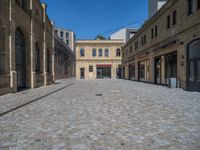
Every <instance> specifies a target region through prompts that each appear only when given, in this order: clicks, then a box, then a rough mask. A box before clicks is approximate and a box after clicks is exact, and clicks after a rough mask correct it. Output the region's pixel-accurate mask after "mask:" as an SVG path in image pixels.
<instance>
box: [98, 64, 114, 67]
mask: <svg viewBox="0 0 200 150" xmlns="http://www.w3.org/2000/svg"><path fill="white" fill-rule="evenodd" d="M97 67H112V65H111V64H97Z"/></svg>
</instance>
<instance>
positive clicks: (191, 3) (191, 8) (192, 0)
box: [188, 0, 195, 15]
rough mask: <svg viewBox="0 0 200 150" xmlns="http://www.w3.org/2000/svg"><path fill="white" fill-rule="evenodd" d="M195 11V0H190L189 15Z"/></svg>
mask: <svg viewBox="0 0 200 150" xmlns="http://www.w3.org/2000/svg"><path fill="white" fill-rule="evenodd" d="M194 11H195V0H188V15H191V14H192V13H194Z"/></svg>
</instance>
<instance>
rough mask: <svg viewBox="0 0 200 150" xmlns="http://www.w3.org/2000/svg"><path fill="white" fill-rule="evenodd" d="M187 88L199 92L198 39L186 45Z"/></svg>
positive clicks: (199, 46) (199, 61)
mask: <svg viewBox="0 0 200 150" xmlns="http://www.w3.org/2000/svg"><path fill="white" fill-rule="evenodd" d="M187 54H188V59H187V62H188V63H187V90H189V91H198V92H200V39H199V40H195V41H193V42H192V43H190V44H189V45H188V53H187Z"/></svg>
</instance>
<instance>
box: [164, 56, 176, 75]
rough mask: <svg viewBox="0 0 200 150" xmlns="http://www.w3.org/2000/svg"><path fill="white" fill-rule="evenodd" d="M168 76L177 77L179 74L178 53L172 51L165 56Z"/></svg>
mask: <svg viewBox="0 0 200 150" xmlns="http://www.w3.org/2000/svg"><path fill="white" fill-rule="evenodd" d="M165 60H166V64H165V66H166V67H165V68H166V75H165V76H166V78H176V76H177V54H176V53H172V54H168V55H166V56H165Z"/></svg>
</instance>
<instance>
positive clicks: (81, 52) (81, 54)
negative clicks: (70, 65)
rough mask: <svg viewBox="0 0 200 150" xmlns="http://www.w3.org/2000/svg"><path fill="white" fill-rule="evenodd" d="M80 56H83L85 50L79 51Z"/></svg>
mask: <svg viewBox="0 0 200 150" xmlns="http://www.w3.org/2000/svg"><path fill="white" fill-rule="evenodd" d="M80 56H81V57H83V56H85V50H84V49H83V48H81V49H80Z"/></svg>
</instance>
